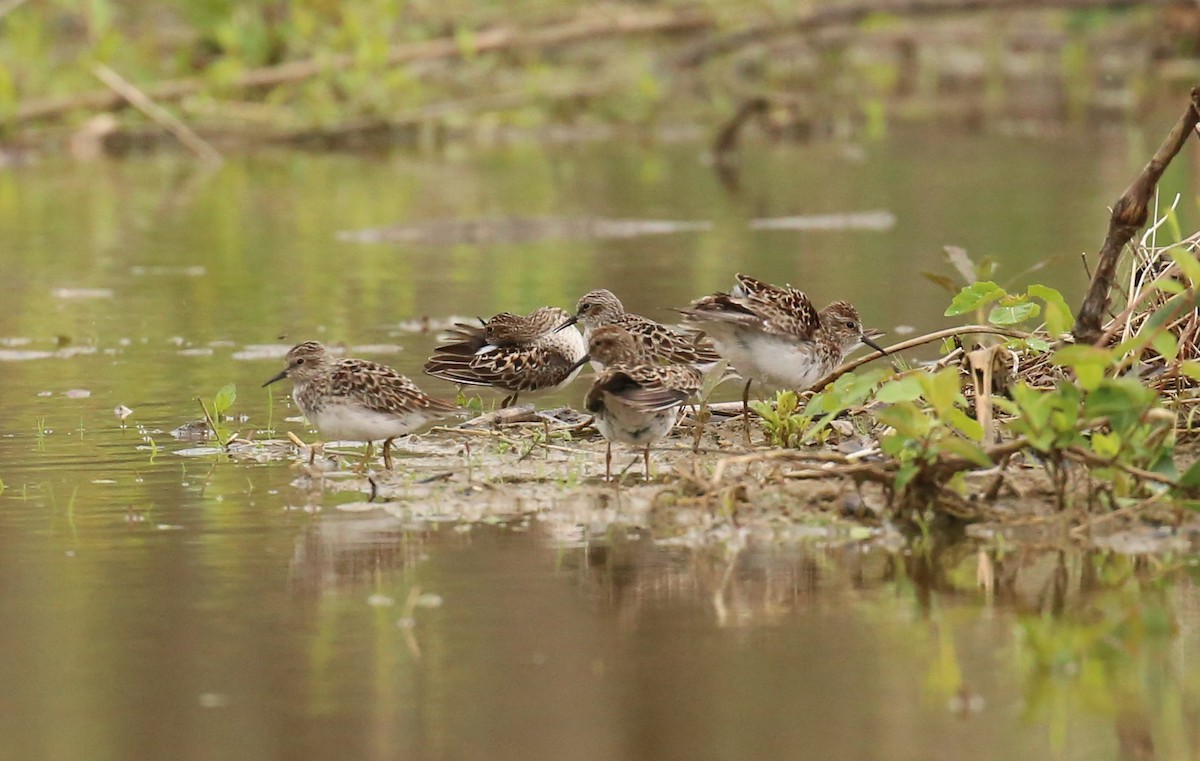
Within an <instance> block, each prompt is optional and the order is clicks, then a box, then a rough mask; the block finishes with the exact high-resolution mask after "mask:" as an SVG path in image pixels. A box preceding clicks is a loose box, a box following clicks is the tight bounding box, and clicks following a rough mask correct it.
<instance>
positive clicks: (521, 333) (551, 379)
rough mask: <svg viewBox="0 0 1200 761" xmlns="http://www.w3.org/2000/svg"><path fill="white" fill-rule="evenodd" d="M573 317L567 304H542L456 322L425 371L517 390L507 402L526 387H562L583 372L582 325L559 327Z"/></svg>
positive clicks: (453, 379) (527, 390) (466, 382)
mask: <svg viewBox="0 0 1200 761" xmlns="http://www.w3.org/2000/svg"><path fill="white" fill-rule="evenodd" d="M569 318H570V315H569V314H567V312H566V310H564V309H559V308H558V307H540V308H538V309H535V310H533V311H532V312H530V313H529V314H528V315H525V316H521V315H515V314H511V313H509V312H502V313H501V314H498V315H496V316H495V317H493V318H491V319H490V320H486V321H485V320H482V319H481V320H480V321H479V323H480V324H479V325H468V324H465V323H457V324H456V325H455V326H454V328H452V329H451V330H450V331H449V332H448V335H449V341H448V342H447V343H445V344H443V345H442V346H439V347H437V350H436V351H435V353H434V355H433V356H432V357H430V358H429V361H428V362H426V363H425V372H426V373H428V374H429V375H432V376H433V377H435V378H441V379H443V380H448V381H451V382H454V383H459V384H464V385H470V386H492V387H493V388H498V389H501V390H503V391H510V392H512V393H511V394H510V395H509V396H507V397H505V399H504V401H503V402H501V406H502V407H507V406H509V405H511V404H513V403H514V402H516V401H517V396H518V395H519V394H521V393H533V392H538V391H549V390H551V389H557V388H561V387H563V386H565V385H566V384H568V383H570V382H571V381H572V380H574V378H575V376H576V375H578V374H579V368H580V366H581V365H580V362H579V360H580V359H581V358H582V357H583V356H584V354H586V353H587V346H586V345H585V344H584V340H583V336H582V335H581V334H580V332H579V331H578V330H563V331H558V330H556V328H558V327H559V326H560V325H562V324H563V323H564V322H565V321H566V320H567V319H569Z"/></svg>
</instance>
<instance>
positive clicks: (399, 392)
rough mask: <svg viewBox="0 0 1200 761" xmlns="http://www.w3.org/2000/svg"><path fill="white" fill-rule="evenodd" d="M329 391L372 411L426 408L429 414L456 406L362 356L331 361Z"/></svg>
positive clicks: (447, 410)
mask: <svg viewBox="0 0 1200 761" xmlns="http://www.w3.org/2000/svg"><path fill="white" fill-rule="evenodd" d="M328 382H329V389H328V390H329V394H330V396H331V397H333V398H337V397H342V398H346V399H349V400H350V401H352V402H354V403H355V404H357V405H360V406H362V407H365V408H366V409H369V410H371V411H373V412H382V413H388V414H393V415H399V414H406V413H412V412H425V413H428V414H430V415H432V416H436V415H438V414H450V413H453V412H455V411H456V410H457V409H458V408H457V407H456V406H454V405H453V404H451V403H449V402H444V401H442V400H441V399H435V398H433V397H431V396H426V394H425V393H424V392H423V391H421V389H419V388H417V385H416V384H415V383H413V382H412V381H410V380H409V379H408V378H406V377H404V376H403V375H401V374H400V373H398V372H396V371H395V370H393V369H392V368H390V367H388V366H387V365H381V364H378V363H376V362H368V361H366V360H361V359H343V360H339V361H337V362H335V363H334V365H333V369H332V371H331V372H330V374H329V381H328Z"/></svg>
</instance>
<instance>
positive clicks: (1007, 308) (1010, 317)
mask: <svg viewBox="0 0 1200 761" xmlns="http://www.w3.org/2000/svg"><path fill="white" fill-rule="evenodd" d="M1039 312H1041V307H1039V306H1038V305H1037V304H1036V303H1034V302H1032V301H1024V302H1017V303H1015V304H1012V305H1004V304H1001V305H999V306H996V307H994V308H993V309H992V312H991V314H989V315H988V322H990V323H992V324H993V325H1016V324H1017V323H1019V322H1025V321H1026V320H1031V319H1033V318H1034V317H1037V316H1038V313H1039Z"/></svg>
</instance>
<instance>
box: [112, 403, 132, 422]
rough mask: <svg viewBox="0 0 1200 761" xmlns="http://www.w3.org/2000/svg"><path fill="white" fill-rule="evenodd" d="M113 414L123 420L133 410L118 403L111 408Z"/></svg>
mask: <svg viewBox="0 0 1200 761" xmlns="http://www.w3.org/2000/svg"><path fill="white" fill-rule="evenodd" d="M113 414H114V415H116V416H117V420H122V421H123V420H125V418H127V417H129V416H130V415H132V414H133V410H131V409H129V408H128V407H126V406H125V405H124V404H118V405H117V406H116V407H114V408H113Z"/></svg>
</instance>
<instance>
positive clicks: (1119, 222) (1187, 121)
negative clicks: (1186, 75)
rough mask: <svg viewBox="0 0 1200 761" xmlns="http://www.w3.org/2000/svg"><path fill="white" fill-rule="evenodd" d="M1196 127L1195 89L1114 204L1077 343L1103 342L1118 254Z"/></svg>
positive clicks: (1199, 110)
mask: <svg viewBox="0 0 1200 761" xmlns="http://www.w3.org/2000/svg"><path fill="white" fill-rule="evenodd" d="M1198 123H1200V87H1194V88H1192V92H1191V97H1190V99H1189V101H1188V105H1187V109H1186V110H1185V111H1184V112H1183V114H1182V115H1181V116H1180V117H1179V120H1178V121H1177V122H1176V123H1175V126H1174V127H1173V128H1172V129H1171V132H1170V134H1168V135H1167V138H1166V140H1164V141H1163V143H1162V145H1160V146H1159V148H1158V150H1157V151H1155V153H1154V156H1153V157H1151V159H1150V161H1149V163H1147V164H1146V166H1145V167H1144V168H1143V169H1142V172H1141V174H1139V175H1138V177H1137V179H1135V180H1134V181H1133V183H1132V184H1131V185H1130V186H1129V187H1128V188H1126V189H1125V192H1124V193H1122V194H1121V197H1120V198H1118V199H1117V201H1116V203H1114V204H1113V209H1112V216H1111V217H1110V218H1109V222H1108V234H1107V235H1106V236H1105V237H1104V244H1103V245H1102V246H1101V248H1100V255H1099V261H1098V262H1097V263H1096V271H1095V273H1094V274H1093V275H1092V283H1091V285H1090V286H1089V287H1088V292H1087V295H1086V296H1085V297H1084V299H1083V304H1082V305H1081V306H1080V307H1079V316H1078V317H1077V318H1076V320H1075V330H1074V335H1075V341H1076V343H1088V344H1094V343H1096V342H1097V341H1099V340H1100V339H1101V338H1102V336H1103V331H1102V330H1101V324H1100V322H1101V320H1102V319H1103V318H1104V313H1105V312H1106V311H1107V309H1108V294H1109V291H1111V290H1112V285H1113V278H1114V277H1115V275H1116V271H1117V263H1118V262H1119V261H1120V258H1121V252H1122V251H1123V250H1124V249H1125V245H1126V244H1127V243H1129V241H1130V239H1132V238H1133V236H1134V235H1135V234H1137V231H1138V230H1140V229H1141V228H1142V226H1143V225H1145V224H1146V219H1147V217H1148V216H1149V207H1150V200H1151V197H1152V196H1153V195H1154V190H1155V188H1156V187H1157V186H1158V180H1159V178H1160V177H1162V174H1163V172H1164V171H1166V168H1167V166H1168V165H1169V164H1170V163H1171V160H1172V159H1174V158H1175V156H1176V154H1178V153H1179V150H1180V149H1181V148H1182V147H1183V143H1184V141H1186V140H1187V139H1188V137H1189V136H1190V135H1191V134H1192V132H1193V130H1194V129H1195V128H1196V126H1197V124H1198Z"/></svg>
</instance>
